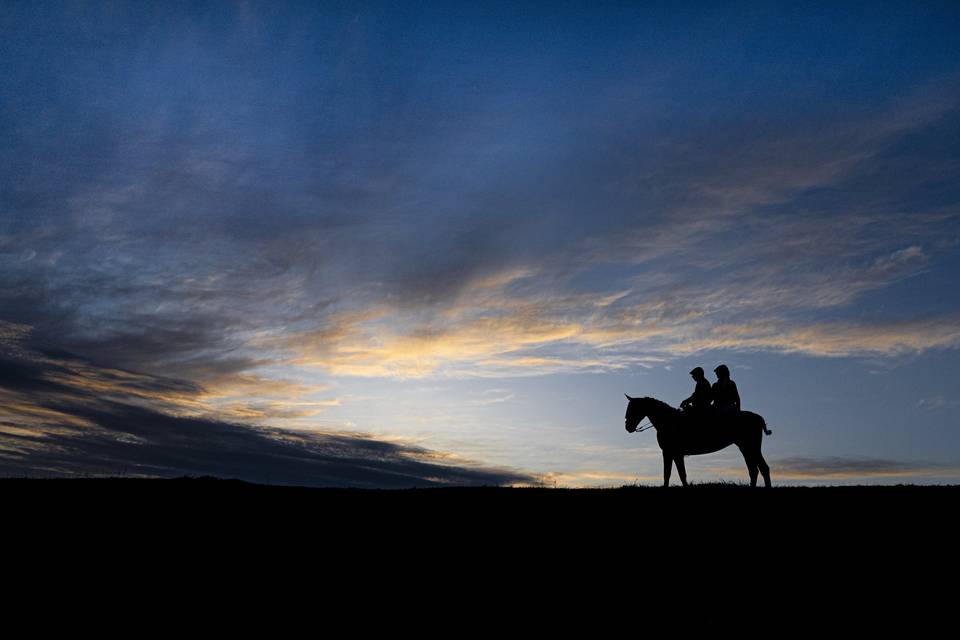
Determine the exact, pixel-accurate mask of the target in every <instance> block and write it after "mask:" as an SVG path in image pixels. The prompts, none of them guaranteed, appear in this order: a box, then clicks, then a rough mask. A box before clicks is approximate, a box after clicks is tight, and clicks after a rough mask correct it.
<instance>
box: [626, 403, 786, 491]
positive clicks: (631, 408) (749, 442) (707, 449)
mask: <svg viewBox="0 0 960 640" xmlns="http://www.w3.org/2000/svg"><path fill="white" fill-rule="evenodd" d="M624 395H626V394H624ZM627 400H629V401H630V402H628V403H627V415H626V418H625V420H624V422H625V425H626V428H627V431H629V432H630V433H633V432H634V431H636V430H637V425H638V424H640V421H641V420H643V419H644V418H650V423H651V424H652V425H653V427H654V429H656V430H657V444H659V445H660V449H661V450H662V451H663V486H665V487H666V486H667V485H669V484H670V470H671V468H672V466H673V464H674V463H676V465H677V473H679V474H680V482H681V483H683V486H687V470H686V468H685V467H684V466H683V456H694V455H700V454H703V453H713V452H714V451H719V450H720V449H723V448H725V447H729V446H730V445H731V444H735V445H737V447H738V448H739V449H740V453H742V454H743V459H744V460H745V461H746V463H747V470H748V471H749V472H750V486H751V487H755V486H757V471H758V470H759V472H760V473H762V474H763V483H764V484H765V485H766V486H768V487H769V486H770V467H769V466H767V462H766V460H764V459H763V456H762V455H761V454H760V443H761V442H762V441H763V434H764V433H766V434H767V435H770V434H771V433H773V432H772V431H770V430H769V429H767V423H766V421H764V419H763V418H762V417H761V416H759V415H757V414H756V413H752V412H750V411H741V412H739V413H736V414H731V415H727V416H723V415H713V414H710V413H700V414H688V413H686V412H682V411H679V410H678V409H674V408H673V407H671V406H670V405H668V404H667V403H666V402H661V401H660V400H657V399H656V398H631V397H630V396H627Z"/></svg>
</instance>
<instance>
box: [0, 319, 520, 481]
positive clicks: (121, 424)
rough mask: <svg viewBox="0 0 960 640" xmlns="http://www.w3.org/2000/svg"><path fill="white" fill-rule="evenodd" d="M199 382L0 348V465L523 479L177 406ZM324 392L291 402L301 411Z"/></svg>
mask: <svg viewBox="0 0 960 640" xmlns="http://www.w3.org/2000/svg"><path fill="white" fill-rule="evenodd" d="M7 333H8V334H9V333H10V332H7ZM13 333H14V334H15V335H14V337H15V338H16V339H19V337H20V335H19V334H17V333H16V332H13ZM201 391H202V390H201V389H199V388H198V387H196V386H195V385H194V384H193V383H189V382H184V381H178V380H172V379H166V378H160V377H156V376H150V375H146V374H138V373H134V372H129V371H120V370H116V369H107V368H99V367H97V366H96V365H95V364H93V363H91V362H88V361H82V363H81V366H78V365H77V361H75V360H71V359H67V358H64V357H62V356H61V357H60V358H52V357H50V356H48V355H34V357H32V358H28V359H24V358H22V357H18V358H12V357H9V356H6V355H4V356H2V357H0V474H3V475H15V476H24V475H26V476H41V477H51V476H67V477H69V476H78V475H131V476H150V477H173V476H182V475H215V476H219V477H231V478H241V479H245V480H249V481H253V482H266V483H277V484H297V485H310V486H340V487H382V488H390V487H412V486H446V485H501V484H518V483H530V482H533V480H534V479H533V478H532V477H531V476H529V475H527V474H524V473H521V472H516V471H511V470H504V469H494V468H486V467H483V466H480V465H477V464H472V463H470V462H469V461H464V460H462V459H459V458H456V459H453V458H450V457H449V456H445V455H444V454H442V453H440V452H434V451H430V450H427V449H423V448H420V447H416V446H412V445H408V444H403V443H398V442H387V441H383V440H378V439H377V438H374V437H371V436H365V435H362V434H347V433H335V432H303V431H291V430H283V429H275V428H267V427H263V426H256V425H254V424H243V423H236V422H233V423H232V422H228V421H225V420H222V419H214V418H208V417H200V416H191V415H184V410H185V409H191V408H195V407H194V404H199V403H198V401H196V400H191V398H193V397H195V396H199V395H200V394H201ZM331 402H335V401H331ZM325 404H327V403H324V402H317V403H301V404H300V405H297V406H298V408H299V409H298V410H299V411H303V410H307V411H310V410H313V409H314V408H316V407H318V406H324V405H325ZM259 407H260V405H259V404H258V403H256V402H254V403H252V404H249V405H246V406H245V408H244V411H246V412H247V413H248V416H247V417H249V418H252V419H259V418H262V417H265V416H272V415H274V413H273V410H272V409H270V408H268V409H263V410H260V409H259ZM284 409H285V410H289V406H288V405H284ZM228 415H230V414H228Z"/></svg>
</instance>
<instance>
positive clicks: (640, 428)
mask: <svg viewBox="0 0 960 640" xmlns="http://www.w3.org/2000/svg"><path fill="white" fill-rule="evenodd" d="M647 419H648V418H644V420H647ZM650 429H653V423H652V422H651V423H650V424H647V425H644V424H640V425H637V428H636V429H634V430H633V433H643V432H644V431H649V430H650Z"/></svg>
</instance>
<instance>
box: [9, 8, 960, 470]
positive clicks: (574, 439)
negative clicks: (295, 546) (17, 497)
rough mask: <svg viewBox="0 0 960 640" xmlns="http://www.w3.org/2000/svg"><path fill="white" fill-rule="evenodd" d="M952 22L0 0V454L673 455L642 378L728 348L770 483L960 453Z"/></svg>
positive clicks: (470, 464) (884, 12)
mask: <svg viewBox="0 0 960 640" xmlns="http://www.w3.org/2000/svg"><path fill="white" fill-rule="evenodd" d="M958 27H960V11H958V10H957V8H956V7H955V6H953V5H951V4H950V3H942V4H937V3H925V4H923V5H916V4H912V3H864V4H862V5H857V4H853V3H845V4H843V5H842V6H826V5H824V6H803V7H800V6H796V5H795V4H790V3H783V4H776V3H770V2H765V3H756V4H751V3H691V4H685V5H681V6H678V5H676V3H664V4H661V5H655V4H646V5H642V6H640V5H638V4H637V3H595V2H592V3H559V4H556V5H554V6H550V7H547V6H544V5H542V3H529V4H523V3H521V4H517V3H502V4H500V3H483V4H482V5H476V3H463V4H458V3H420V4H417V5H415V6H413V5H411V6H398V5H396V4H393V3H382V4H378V3H371V4H364V3H342V4H340V3H256V2H252V3H247V2H236V3H226V2H224V3H154V4H151V3H122V2H119V3H102V4H99V5H96V6H94V5H89V4H86V3H44V4H42V5H38V4H37V3H9V4H8V5H7V10H6V12H5V14H4V16H3V17H2V18H0V32H2V35H3V38H2V39H0V56H2V58H3V59H4V61H5V63H4V65H3V67H2V68H0V136H2V139H3V140H4V145H2V147H0V265H2V269H0V363H2V366H0V426H2V429H3V431H2V432H0V470H3V471H4V472H5V473H7V474H11V475H51V474H52V475H69V474H75V473H110V472H115V471H116V470H117V469H121V468H122V469H125V470H127V472H129V473H138V474H144V475H176V474H182V473H201V472H206V471H209V470H211V469H213V471H216V472H218V473H221V474H226V475H235V476H238V477H247V478H251V479H258V480H264V481H278V482H280V481H282V482H305V483H314V484H316V483H331V482H334V481H335V480H336V478H338V477H340V478H341V479H342V483H344V484H365V485H370V486H404V483H406V482H417V483H430V482H448V481H449V482H464V481H466V482H475V481H498V480H502V481H507V482H523V481H534V482H536V481H544V482H551V483H552V482H556V483H557V484H562V485H563V486H590V485H603V486H610V485H617V484H623V483H625V482H633V481H640V482H648V481H650V482H652V481H654V480H655V479H656V477H657V476H658V475H659V473H660V471H659V465H660V462H659V451H658V450H657V449H656V446H655V442H654V439H653V436H652V434H640V435H628V434H626V433H625V432H624V431H623V428H622V414H623V411H624V408H625V407H624V398H623V393H624V392H627V393H630V394H631V395H650V396H655V397H659V398H662V399H664V400H667V401H668V402H671V403H673V404H677V403H679V401H680V400H681V399H683V398H684V397H686V395H688V394H689V393H690V391H691V390H692V383H691V380H690V379H689V376H688V375H687V373H686V372H687V371H689V370H690V368H691V367H693V366H696V365H701V366H703V367H704V368H705V369H707V370H708V371H710V370H712V369H713V368H714V367H715V366H716V365H717V364H719V363H721V362H725V363H727V364H728V365H729V366H730V368H731V370H732V372H733V378H734V379H735V380H736V381H737V383H738V386H739V388H740V391H741V395H742V397H743V402H744V407H745V408H749V409H752V410H755V411H757V412H759V413H761V414H763V415H764V416H765V417H766V418H767V421H768V422H769V423H770V424H771V425H773V427H774V431H775V435H774V436H773V437H772V438H770V439H768V440H767V441H766V442H765V447H766V457H767V459H768V460H769V461H770V462H771V466H772V468H773V475H774V480H775V481H777V480H782V481H791V482H891V481H897V482H901V481H911V482H955V481H956V478H957V477H958V476H960V432H958V417H960V388H958V386H960V383H958V382H957V381H958V379H960V376H958V374H960V358H958V352H957V347H958V346H960V297H958V296H957V295H956V293H955V291H956V285H955V282H956V279H957V277H958V275H960V257H958V242H960V180H958V179H957V178H958V177H960V156H958V153H957V149H960V144H958V143H960V50H958V49H960V44H958V41H957V38H956V37H955V34H956V33H957V31H958ZM134 415H136V416H138V417H137V418H136V420H138V421H139V424H140V426H138V427H137V428H136V429H134V428H133V427H132V426H130V424H129V423H130V421H131V420H133V418H131V416H134ZM144 425H146V426H144ZM198 425H206V426H198ZM144 429H146V431H144ZM171 433H176V434H189V437H187V436H186V435H184V436H183V437H184V438H185V439H184V440H182V441H181V440H178V439H177V438H173V440H171V437H172V436H171ZM206 434H209V437H207V435H206ZM177 437H179V436H177ZM171 442H180V443H181V444H179V445H175V444H171ZM225 442H229V443H233V444H230V445H229V446H231V447H235V449H231V451H234V452H236V451H237V450H239V451H242V452H243V455H239V454H238V455H237V456H236V457H234V458H231V459H230V460H231V462H230V464H229V465H226V464H225V463H224V464H220V463H218V462H217V461H218V460H220V459H221V456H220V454H219V453H218V452H219V451H222V447H224V446H228V445H225V444H224V443H225ZM277 443H280V444H279V445H278V444H277ZM277 446H279V447H281V449H278V450H276V451H281V450H282V452H283V453H282V454H280V453H276V451H275V447H277ZM284 447H285V448H284ZM304 447H306V448H307V449H309V451H310V452H312V453H311V454H310V455H305V454H303V452H302V449H303V448H304ZM314 454H315V457H316V460H314V458H311V457H310V456H311V455H314ZM737 455H739V454H736V452H735V450H731V451H728V452H724V453H719V454H715V455H712V456H704V457H700V458H695V459H692V460H691V461H690V462H689V463H688V464H689V467H690V470H691V476H692V477H694V478H696V479H703V480H706V479H716V478H723V479H735V480H739V479H742V477H743V476H744V475H745V474H744V473H743V470H742V469H741V468H740V467H741V465H742V462H738V460H737V457H736V456H737ZM277 456H281V457H283V456H291V457H292V458H293V459H294V460H295V463H291V465H292V466H289V469H290V470H289V471H283V472H282V473H281V471H282V470H283V469H285V468H287V467H284V466H283V465H277V464H276V460H277ZM330 460H336V461H338V462H337V464H336V465H334V466H335V468H336V469H337V470H339V471H336V472H335V471H331V468H332V467H331V466H330V465H332V464H333V463H332V462H330ZM372 460H377V461H380V462H378V463H376V464H381V463H382V465H386V466H385V467H377V474H374V475H372V476H370V477H367V476H364V475H363V473H362V472H361V470H363V469H369V468H372V467H373V466H376V464H374V462H373V461H372ZM211 465H215V466H211ZM216 465H219V466H216ZM344 465H345V466H344ZM345 468H349V469H350V471H349V473H348V472H347V471H343V469H345ZM337 473H340V476H338V475H337ZM298 474H299V475H298Z"/></svg>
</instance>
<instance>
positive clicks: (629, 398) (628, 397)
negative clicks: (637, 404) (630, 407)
mask: <svg viewBox="0 0 960 640" xmlns="http://www.w3.org/2000/svg"><path fill="white" fill-rule="evenodd" d="M623 395H625V396H627V394H623ZM627 400H633V398H631V397H630V396H627Z"/></svg>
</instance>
